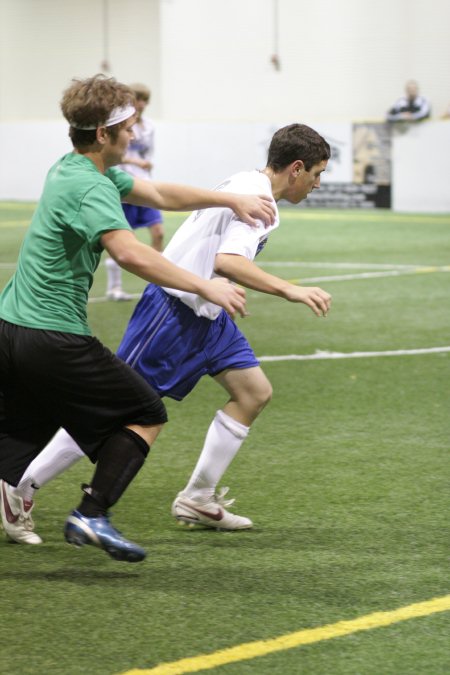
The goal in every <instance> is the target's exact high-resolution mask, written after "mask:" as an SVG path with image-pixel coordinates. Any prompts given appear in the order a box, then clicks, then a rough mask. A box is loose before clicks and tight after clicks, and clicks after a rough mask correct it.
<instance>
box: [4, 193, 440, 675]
mask: <svg viewBox="0 0 450 675" xmlns="http://www.w3.org/2000/svg"><path fill="white" fill-rule="evenodd" d="M31 210H32V206H28V205H14V204H12V205H6V204H5V205H0V242H1V245H0V287H1V286H3V284H4V283H5V282H6V281H7V279H8V277H9V275H10V274H11V272H12V264H13V263H14V261H15V259H16V256H17V251H18V247H19V245H20V241H21V239H22V237H23V235H24V232H25V226H26V225H25V224H26V222H27V219H28V217H29V214H30V213H31ZM165 218H166V227H167V232H168V237H169V236H170V234H171V232H173V230H174V228H175V226H176V225H177V224H178V223H179V222H181V219H182V217H181V216H180V215H176V216H175V215H168V214H166V215H165ZM281 221H282V226H281V227H280V229H279V230H277V231H276V232H274V233H273V235H271V238H270V240H269V244H268V245H267V246H266V248H265V250H264V252H263V254H262V255H261V259H260V261H259V262H260V264H261V265H262V266H264V265H266V264H268V263H273V266H272V265H270V266H269V265H268V266H267V268H265V269H267V270H268V271H271V272H273V273H275V274H278V275H280V276H283V277H285V278H289V279H309V278H317V277H319V278H322V277H331V276H334V277H338V278H335V279H334V280H329V281H317V282H312V283H314V285H320V286H322V287H323V288H325V289H326V290H328V291H329V292H331V293H332V295H333V308H332V311H331V312H330V314H329V316H328V317H327V318H326V319H318V318H316V317H315V316H314V315H313V314H312V313H311V312H310V310H308V308H306V307H305V306H303V305H290V304H288V303H286V302H284V301H282V300H280V299H278V298H272V297H269V296H264V295H261V294H257V293H254V292H252V291H249V292H248V308H249V311H250V314H251V316H249V317H248V318H246V319H239V320H238V321H239V325H240V327H241V328H242V330H243V331H244V332H245V333H246V335H247V336H248V338H249V340H250V342H251V344H252V346H253V347H254V350H255V353H256V354H257V355H258V356H274V355H278V356H286V355H311V354H314V353H315V352H316V351H322V352H341V353H345V354H351V353H354V352H386V351H398V350H414V349H429V348H433V347H445V346H449V345H450V337H449V325H450V319H449V317H450V313H449V309H450V307H449V305H450V300H449V297H450V274H449V270H448V269H447V270H446V269H445V267H446V266H448V264H449V261H448V251H449V245H450V218H449V217H448V216H426V215H423V216H421V215H418V214H412V215H411V216H408V215H406V214H398V215H396V214H392V213H390V212H387V211H381V212H370V213H366V212H360V211H303V210H299V209H286V210H283V211H282V217H281ZM145 234H146V233H140V234H139V236H140V237H141V238H142V239H143V240H145ZM287 262H289V263H295V264H294V265H292V266H291V265H290V266H287V265H286V263H287ZM302 263H303V264H302ZM337 263H339V264H341V265H342V264H345V265H347V267H345V266H344V267H338V266H336V264H337ZM312 264H314V266H312ZM373 265H388V266H392V267H393V268H395V266H400V265H409V266H411V270H410V271H409V272H408V274H406V273H401V274H400V273H399V274H398V275H396V276H379V277H376V276H375V277H374V276H372V277H367V278H361V277H356V278H353V279H351V278H347V279H343V278H342V277H343V276H344V275H349V274H351V275H358V274H361V273H366V272H373V271H378V272H381V271H383V270H385V271H386V270H387V268H384V267H377V268H376V270H375V268H374V267H373ZM371 266H372V267H371ZM401 269H402V270H403V272H404V268H401ZM398 270H400V268H398ZM400 271H401V270H400ZM124 285H125V288H126V290H128V291H131V292H135V293H139V292H140V291H141V290H142V288H143V287H144V282H142V281H140V280H138V279H134V278H132V277H131V276H130V275H127V274H124ZM104 288H105V272H104V269H103V267H100V268H99V270H98V272H97V275H96V279H95V283H94V286H93V289H92V293H91V297H92V298H99V297H101V296H102V295H104ZM134 304H135V302H130V303H107V302H93V303H91V304H90V306H89V316H90V321H91V325H92V327H93V330H94V332H95V334H96V335H97V336H98V337H99V338H100V339H102V340H103V341H104V342H105V343H106V344H107V345H108V346H109V347H111V348H112V349H115V348H116V347H117V345H118V343H119V341H120V337H121V334H122V332H123V330H124V328H125V326H126V323H127V320H128V318H129V316H130V314H131V311H132V308H133V307H134ZM449 366H450V353H446V352H441V353H426V354H415V355H413V354H410V355H409V354H404V355H400V354H397V355H394V356H386V355H384V356H383V355H380V356H373V357H371V356H366V357H363V358H345V359H322V360H320V359H319V360H310V361H301V360H297V361H296V360H281V361H263V362H262V367H263V369H264V371H265V372H266V374H267V376H268V377H269V379H270V380H271V382H272V385H273V388H274V396H273V400H272V402H271V403H270V405H269V406H268V407H267V409H266V410H265V411H263V413H262V414H261V416H260V418H258V420H257V421H256V422H255V424H254V426H253V428H252V430H251V433H250V435H249V437H248V439H247V440H246V442H245V444H244V445H243V447H242V449H241V451H240V452H239V454H238V455H237V457H236V459H235V460H234V462H233V464H232V466H231V467H230V469H229V470H228V472H227V474H226V476H225V477H224V485H229V486H230V496H231V497H236V498H237V500H236V504H235V510H236V512H238V513H241V514H242V515H248V516H249V517H251V518H252V520H253V521H254V523H255V527H254V529H253V530H252V531H247V532H240V533H239V532H238V533H219V532H215V531H206V530H189V529H186V528H181V527H179V526H177V524H176V523H175V521H174V520H173V519H172V517H171V515H170V505H171V502H172V500H173V498H174V496H175V495H176V493H177V492H178V491H179V490H180V489H182V488H183V487H184V484H185V482H186V481H187V479H188V477H189V474H190V472H191V471H192V468H193V466H194V463H195V461H196V459H197V456H198V454H199V451H200V448H201V445H202V442H203V437H204V434H205V432H206V430H207V427H208V425H209V422H210V420H211V418H212V416H213V415H214V412H215V411H216V410H217V409H218V408H220V407H221V406H222V405H223V403H224V400H225V399H224V395H223V392H222V390H221V389H220V388H219V387H218V386H217V385H216V384H215V383H214V382H213V381H211V380H208V379H204V380H203V381H202V382H201V383H200V384H199V386H198V387H197V388H196V389H195V390H194V392H193V393H192V394H191V395H190V396H189V397H188V398H187V399H186V400H185V401H184V402H182V403H176V402H174V401H170V400H169V401H167V408H168V412H169V423H168V425H167V427H166V428H165V430H164V431H163V432H162V434H161V436H160V437H159V439H158V440H157V442H156V443H155V445H154V448H153V449H152V451H151V454H150V456H149V459H148V461H147V463H146V465H145V467H144V468H143V470H142V471H141V472H140V474H139V475H138V477H137V478H136V480H135V481H134V483H133V484H132V485H131V486H130V488H129V490H128V491H127V493H126V494H125V495H124V497H123V498H122V500H121V501H120V502H119V503H118V504H117V505H116V507H115V509H114V515H113V522H114V524H115V525H116V526H117V527H118V528H119V529H120V530H122V531H123V532H124V534H126V535H127V536H129V537H130V538H132V539H134V540H135V541H137V542H139V543H140V544H142V545H143V546H145V547H146V548H147V550H148V557H147V559H146V560H145V561H144V562H143V563H140V564H137V565H127V564H125V563H117V562H114V561H113V560H111V559H109V558H108V556H107V555H106V554H105V553H103V552H101V551H99V550H97V549H94V548H91V547H84V548H83V549H80V550H78V549H75V548H73V547H69V546H67V545H66V544H64V542H63V538H62V527H63V524H64V520H65V517H66V514H67V513H68V511H69V510H71V509H72V508H73V507H74V506H75V505H76V504H77V502H78V500H79V496H80V489H79V485H80V483H81V482H82V481H86V480H89V478H90V476H91V473H92V467H91V465H90V463H89V462H88V460H87V459H83V460H82V461H80V462H79V463H78V464H76V465H75V466H74V467H72V469H70V470H69V471H68V472H67V473H65V474H63V475H61V476H59V477H58V478H57V479H56V480H55V481H54V482H53V483H51V484H49V485H48V486H47V487H44V488H43V489H42V490H41V492H40V493H39V494H38V496H37V498H36V509H35V512H34V517H35V521H36V524H37V526H36V529H37V531H38V532H39V534H40V535H41V536H42V537H43V539H44V544H43V545H42V546H35V547H33V546H19V545H14V544H11V543H7V542H6V541H5V540H4V539H3V538H0V592H1V599H2V601H1V609H2V611H1V613H0V635H1V648H0V652H1V658H0V673H1V674H2V675H3V674H5V675H6V674H8V675H12V674H14V675H81V674H83V675H85V674H86V673H89V675H116V674H118V673H123V672H127V671H128V670H132V669H135V668H142V669H144V668H148V669H151V668H152V667H155V666H156V665H157V664H158V663H164V662H172V661H176V660H179V659H183V658H186V657H194V656H197V655H202V654H208V653H212V652H214V651H216V650H219V649H225V648H228V647H234V646H237V645H240V644H242V643H248V642H252V641H260V640H266V639H271V638H276V637H278V636H281V635H285V634H289V633H293V632H296V631H300V630H303V629H308V628H316V627H320V626H325V625H327V624H334V623H336V622H339V621H342V620H352V619H356V618H358V617H364V616H366V615H368V614H371V613H373V612H383V611H389V610H394V609H398V608H401V607H406V606H408V605H410V604H412V603H418V602H422V601H425V600H430V599H432V598H436V597H442V596H446V595H448V594H449V592H450V591H449V583H448V564H449V547H448V544H449V533H448V513H449V491H448V488H449V485H448V474H449V459H448V447H449V431H450V422H449V415H448V408H449V400H450V396H449V379H450V378H449V374H450V373H449V370H450V368H449ZM449 628H450V621H449V615H448V613H437V614H430V615H429V616H425V617H422V618H417V619H411V620H408V621H402V622H399V623H395V624H392V625H390V626H387V627H384V628H374V629H372V630H367V631H364V632H360V633H354V634H351V635H348V636H345V637H340V638H334V639H330V640H321V641H318V642H316V643H314V644H309V645H305V646H301V647H297V648H293V649H289V650H284V651H279V652H276V653H273V654H268V655H267V656H262V657H258V658H254V659H249V660H241V661H239V662H236V663H230V664H228V665H223V666H220V667H217V668H212V669H209V670H208V672H210V673H214V674H216V673H217V675H218V674H219V673H223V674H224V675H247V674H252V675H266V674H267V675H268V674H269V673H271V674H273V673H275V674H276V675H297V674H300V673H301V674H306V675H330V674H332V675H394V674H395V675H438V674H441V673H442V675H444V673H445V674H446V673H448V672H450V655H449V649H448V634H449ZM174 672H175V671H174ZM180 672H185V671H180Z"/></svg>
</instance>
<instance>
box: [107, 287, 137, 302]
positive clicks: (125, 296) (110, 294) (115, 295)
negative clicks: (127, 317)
mask: <svg viewBox="0 0 450 675" xmlns="http://www.w3.org/2000/svg"><path fill="white" fill-rule="evenodd" d="M106 297H107V298H108V300H114V301H115V302H126V301H128V300H132V298H133V296H132V295H130V294H129V293H125V291H123V290H122V289H121V288H112V289H111V290H110V291H107V293H106Z"/></svg>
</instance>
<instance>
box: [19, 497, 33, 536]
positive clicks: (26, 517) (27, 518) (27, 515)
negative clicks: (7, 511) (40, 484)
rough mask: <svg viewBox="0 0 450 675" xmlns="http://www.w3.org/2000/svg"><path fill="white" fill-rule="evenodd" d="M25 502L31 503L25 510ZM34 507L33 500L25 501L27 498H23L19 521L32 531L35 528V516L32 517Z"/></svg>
mask: <svg viewBox="0 0 450 675" xmlns="http://www.w3.org/2000/svg"><path fill="white" fill-rule="evenodd" d="M25 503H27V504H30V506H29V508H28V509H27V510H25ZM33 508H34V504H33V502H25V500H23V499H22V504H21V508H20V513H19V523H21V524H22V525H23V527H24V529H25V530H28V531H30V532H31V531H32V530H34V521H33V518H32V517H31V511H32V510H33Z"/></svg>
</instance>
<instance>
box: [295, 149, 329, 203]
mask: <svg viewBox="0 0 450 675" xmlns="http://www.w3.org/2000/svg"><path fill="white" fill-rule="evenodd" d="M327 163H328V162H327V160H326V159H324V160H323V161H322V162H319V164H314V166H312V167H311V169H310V170H309V171H307V170H306V169H305V167H304V166H303V165H302V166H300V167H299V169H298V170H296V171H294V172H293V176H292V180H291V183H290V186H289V188H288V191H287V194H286V195H284V199H286V200H287V201H288V202H290V203H291V204H298V203H299V202H301V201H302V199H306V197H307V196H308V195H309V193H310V192H312V191H313V190H315V189H318V188H320V176H321V174H322V172H323V171H325V169H326V166H327Z"/></svg>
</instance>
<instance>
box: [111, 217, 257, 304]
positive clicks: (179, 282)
mask: <svg viewBox="0 0 450 675" xmlns="http://www.w3.org/2000/svg"><path fill="white" fill-rule="evenodd" d="M101 241H102V245H103V246H104V248H105V249H106V250H107V251H108V253H109V255H110V256H111V257H112V258H113V259H114V260H115V261H116V262H117V263H118V264H119V265H120V266H121V267H123V268H124V269H126V270H128V271H129V272H131V273H132V274H135V275H136V276H138V277H141V278H142V279H145V280H146V281H151V282H153V283H155V284H158V285H159V286H167V287H168V288H177V289H179V290H181V291H187V292H189V293H196V294H198V295H201V296H202V297H203V298H205V299H206V300H209V301H210V302H213V303H215V304H216V305H220V306H221V307H223V308H224V309H225V310H226V311H227V312H228V313H229V314H234V313H235V312H238V313H239V314H241V316H243V315H244V314H245V291H244V289H242V288H236V287H235V286H233V285H232V284H230V283H229V281H228V280H226V279H212V280H211V279H202V278H201V277H198V276H197V275H196V274H192V273H191V272H188V271H187V270H184V269H182V268H181V267H177V265H174V264H173V263H172V262H170V260H167V259H166V258H164V257H163V256H162V255H161V254H160V253H158V251H155V249H153V248H151V247H150V246H147V245H146V244H143V243H142V242H140V241H139V240H138V239H136V237H135V235H134V234H133V232H130V231H128V230H111V231H110V232H106V233H105V234H104V235H103V236H102V238H101Z"/></svg>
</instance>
